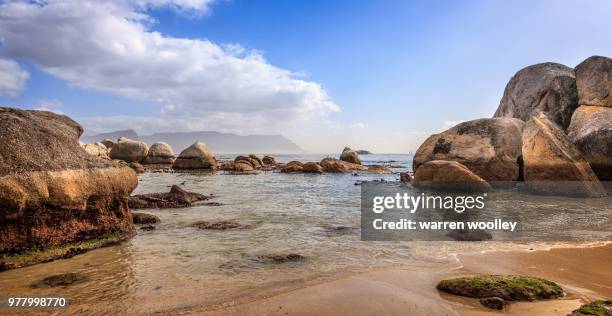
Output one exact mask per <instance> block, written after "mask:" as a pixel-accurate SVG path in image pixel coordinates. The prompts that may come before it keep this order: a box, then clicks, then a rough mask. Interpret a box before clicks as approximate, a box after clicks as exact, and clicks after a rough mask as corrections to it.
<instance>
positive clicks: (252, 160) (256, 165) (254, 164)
mask: <svg viewBox="0 0 612 316" xmlns="http://www.w3.org/2000/svg"><path fill="white" fill-rule="evenodd" d="M252 156H253V157H251V155H249V156H238V157H236V158H235V159H234V163H237V162H243V163H246V164H248V165H250V166H251V168H253V169H260V168H261V167H262V166H263V165H262V162H261V160H260V159H259V158H257V156H255V155H252Z"/></svg>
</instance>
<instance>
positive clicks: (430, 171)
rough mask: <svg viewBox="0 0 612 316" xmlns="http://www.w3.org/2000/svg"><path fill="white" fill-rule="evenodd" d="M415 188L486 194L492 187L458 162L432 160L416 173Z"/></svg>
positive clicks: (413, 182) (420, 167)
mask: <svg viewBox="0 0 612 316" xmlns="http://www.w3.org/2000/svg"><path fill="white" fill-rule="evenodd" d="M412 184H413V185H414V186H415V187H418V188H423V189H429V190H440V191H467V192H486V191H489V190H491V186H490V185H489V184H488V183H487V182H486V181H485V180H483V179H482V178H481V177H479V176H478V175H476V174H475V173H473V172H472V171H470V169H468V168H467V167H466V166H464V165H462V164H460V163H458V162H456V161H445V160H432V161H428V162H426V163H424V164H422V165H420V166H419V168H418V169H417V170H416V172H415V173H414V180H413V181H412Z"/></svg>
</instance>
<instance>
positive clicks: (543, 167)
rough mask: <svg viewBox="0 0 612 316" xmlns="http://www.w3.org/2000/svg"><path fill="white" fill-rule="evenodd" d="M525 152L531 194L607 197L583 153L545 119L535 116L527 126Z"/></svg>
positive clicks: (525, 166) (524, 171)
mask: <svg viewBox="0 0 612 316" xmlns="http://www.w3.org/2000/svg"><path fill="white" fill-rule="evenodd" d="M522 151H523V174H524V177H525V183H526V187H527V189H528V190H529V191H531V192H533V193H537V194H551V195H569V196H585V197H601V196H606V195H607V194H606V191H605V190H604V188H603V186H602V184H601V183H600V182H599V180H598V179H597V176H596V175H595V173H594V172H593V170H592V169H591V167H590V166H589V163H588V162H587V161H586V160H585V159H584V157H583V156H582V153H581V152H580V150H578V148H576V146H574V144H572V142H571V141H570V140H569V138H568V137H567V136H566V135H565V133H564V132H563V130H562V129H561V127H559V126H558V125H557V124H555V123H554V122H552V121H551V120H550V119H548V117H546V116H545V115H543V114H540V115H539V116H534V117H532V119H531V120H530V121H529V122H528V123H527V124H526V125H525V129H524V132H523V150H522Z"/></svg>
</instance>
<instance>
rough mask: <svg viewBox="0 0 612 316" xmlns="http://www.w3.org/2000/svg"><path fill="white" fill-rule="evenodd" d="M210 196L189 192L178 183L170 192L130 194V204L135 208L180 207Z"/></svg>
mask: <svg viewBox="0 0 612 316" xmlns="http://www.w3.org/2000/svg"><path fill="white" fill-rule="evenodd" d="M209 198H210V197H208V196H206V195H203V194H200V193H194V192H187V191H185V190H183V189H181V187H179V186H178V185H173V186H172V188H171V189H170V192H168V193H147V194H137V195H133V196H130V197H129V206H130V208H134V209H144V208H179V207H189V206H191V205H192V204H193V203H195V202H198V201H203V200H208V199H209Z"/></svg>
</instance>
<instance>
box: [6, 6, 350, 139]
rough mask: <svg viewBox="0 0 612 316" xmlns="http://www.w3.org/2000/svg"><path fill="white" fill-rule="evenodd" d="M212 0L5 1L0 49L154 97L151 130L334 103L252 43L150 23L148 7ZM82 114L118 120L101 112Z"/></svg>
mask: <svg viewBox="0 0 612 316" xmlns="http://www.w3.org/2000/svg"><path fill="white" fill-rule="evenodd" d="M210 2H211V1H209V0H132V1H128V0H114V1H111V0H105V1H82V0H49V1H46V2H44V3H43V4H35V3H32V2H8V3H4V4H1V5H0V39H1V41H2V42H1V43H0V44H1V45H0V54H1V55H4V56H8V57H11V58H24V59H27V60H28V61H30V62H31V63H33V64H35V65H37V66H39V67H41V68H42V69H43V70H45V71H46V72H48V73H50V74H53V75H55V76H57V77H60V78H62V79H64V80H67V81H68V82H70V83H72V84H74V85H77V86H80V87H85V88H90V89H96V90H102V91H109V92H112V93H115V94H119V95H122V96H125V97H128V98H133V99H137V100H145V101H152V102H155V103H156V104H158V105H159V108H160V118H159V119H153V120H150V121H149V125H146V124H145V127H147V128H149V129H155V128H156V127H155V126H153V124H159V125H160V126H158V127H164V126H167V125H174V127H176V128H177V129H186V128H193V129H209V130H211V129H214V128H215V127H217V126H218V128H219V129H224V130H227V129H229V128H234V127H239V128H241V129H243V130H246V129H249V128H251V129H257V128H258V126H259V127H260V128H261V126H276V125H278V124H281V125H282V124H290V123H291V122H296V121H304V120H309V119H313V118H320V117H325V116H326V115H327V114H328V113H329V112H334V111H339V107H338V106H337V105H336V104H335V103H334V102H333V101H332V100H331V99H330V97H329V96H328V94H327V92H326V91H325V90H324V89H323V88H322V87H321V86H320V85H319V84H318V83H316V82H311V81H306V80H303V79H298V77H299V74H296V73H293V72H291V71H289V70H286V69H282V68H279V67H275V66H273V65H271V64H270V63H268V62H267V61H266V60H265V58H264V57H263V56H262V55H261V54H260V53H259V52H257V51H254V50H246V49H244V48H243V47H241V46H240V45H237V44H227V45H218V44H216V43H213V42H211V41H209V40H205V39H184V38H174V37H169V36H165V35H162V34H160V33H158V32H154V31H152V30H151V28H150V26H151V25H153V23H155V21H154V20H153V18H152V17H151V16H149V15H147V13H146V10H147V9H148V8H151V7H162V6H169V7H172V8H175V9H177V10H186V11H194V12H200V13H202V12H207V11H208V10H209V5H210ZM212 118H217V119H220V120H225V121H219V122H217V121H214V120H213V119H212ZM87 120H88V121H89V122H90V123H91V124H94V123H95V124H99V125H101V124H106V123H108V124H111V123H112V124H114V125H117V123H113V122H115V121H112V120H110V119H105V118H90V119H87ZM87 120H86V121H87ZM148 120H149V119H148ZM120 121H121V122H124V124H126V125H128V126H131V124H138V122H141V121H142V118H140V117H130V116H126V117H122V119H121V120H120ZM254 122H257V123H258V124H259V125H255V124H254ZM279 122H282V123H279ZM205 123H206V124H214V125H207V126H205V125H206V124H205ZM181 124H183V125H182V126H180V125H181ZM241 124H242V125H241ZM86 126H87V125H86ZM123 127H126V126H123ZM107 129H108V128H107ZM249 132H254V131H249Z"/></svg>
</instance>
